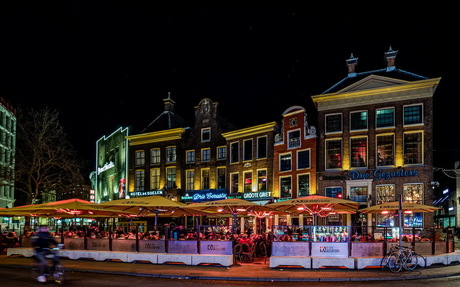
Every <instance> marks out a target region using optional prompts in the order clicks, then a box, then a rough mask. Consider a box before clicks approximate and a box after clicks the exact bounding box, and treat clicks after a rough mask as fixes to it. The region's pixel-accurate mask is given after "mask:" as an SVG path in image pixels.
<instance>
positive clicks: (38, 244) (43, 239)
mask: <svg viewBox="0 0 460 287" xmlns="http://www.w3.org/2000/svg"><path fill="white" fill-rule="evenodd" d="M58 245H59V244H58V242H57V241H56V240H54V238H53V237H52V236H51V234H50V232H49V228H48V226H45V225H41V226H40V227H39V228H38V233H37V234H36V235H35V236H33V237H32V246H33V247H34V250H35V256H36V257H37V261H38V272H39V276H38V277H37V280H38V282H42V283H43V282H46V276H45V270H46V266H47V264H48V262H47V260H46V257H45V256H46V255H47V254H48V253H49V252H50V251H49V249H50V248H51V247H53V246H58ZM57 265H60V262H59V257H58V256H53V266H57Z"/></svg>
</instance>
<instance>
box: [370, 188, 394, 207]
mask: <svg viewBox="0 0 460 287" xmlns="http://www.w3.org/2000/svg"><path fill="white" fill-rule="evenodd" d="M375 194H376V196H377V198H376V204H382V203H386V202H392V201H395V186H394V185H393V184H383V185H377V186H376V187H375Z"/></svg>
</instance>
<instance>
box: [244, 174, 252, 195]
mask: <svg viewBox="0 0 460 287" xmlns="http://www.w3.org/2000/svg"><path fill="white" fill-rule="evenodd" d="M243 176H244V187H243V189H244V192H251V191H252V171H245V172H244V174H243Z"/></svg>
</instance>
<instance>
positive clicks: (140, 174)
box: [134, 169, 145, 191]
mask: <svg viewBox="0 0 460 287" xmlns="http://www.w3.org/2000/svg"><path fill="white" fill-rule="evenodd" d="M135 173H136V174H135V178H136V181H135V185H136V186H135V187H134V190H135V191H144V175H145V172H144V170H142V169H138V170H136V172H135Z"/></svg>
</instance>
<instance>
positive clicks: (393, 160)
mask: <svg viewBox="0 0 460 287" xmlns="http://www.w3.org/2000/svg"><path fill="white" fill-rule="evenodd" d="M390 136H391V137H392V143H391V159H390V160H391V161H392V162H389V161H387V160H386V159H387V157H388V155H387V154H385V155H383V156H385V157H384V158H381V157H382V154H381V153H380V152H379V150H380V148H379V147H380V146H385V145H388V144H387V143H385V142H383V143H381V144H380V145H379V138H383V137H390ZM381 149H383V150H385V148H381ZM375 153H376V154H375V158H376V161H377V162H376V166H377V167H379V166H394V165H395V134H378V135H376V136H375ZM379 155H380V156H379ZM380 163H382V164H380Z"/></svg>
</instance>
